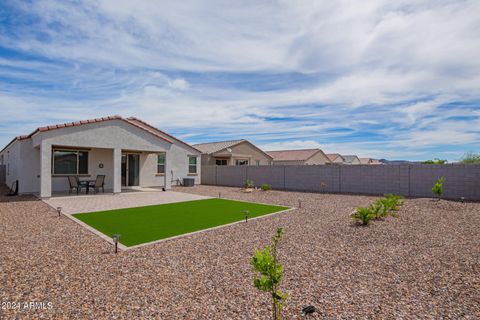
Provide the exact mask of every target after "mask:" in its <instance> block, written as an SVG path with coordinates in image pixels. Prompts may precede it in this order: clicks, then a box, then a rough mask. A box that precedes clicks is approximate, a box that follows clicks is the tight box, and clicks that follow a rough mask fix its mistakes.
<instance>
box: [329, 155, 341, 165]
mask: <svg viewBox="0 0 480 320" xmlns="http://www.w3.org/2000/svg"><path fill="white" fill-rule="evenodd" d="M327 157H328V159H329V160H330V161H331V162H332V163H334V164H343V163H345V159H344V158H343V156H342V155H341V154H339V153H327Z"/></svg>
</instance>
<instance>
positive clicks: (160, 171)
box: [157, 153, 166, 174]
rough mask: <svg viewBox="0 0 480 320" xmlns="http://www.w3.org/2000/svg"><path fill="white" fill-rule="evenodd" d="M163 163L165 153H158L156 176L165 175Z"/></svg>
mask: <svg viewBox="0 0 480 320" xmlns="http://www.w3.org/2000/svg"><path fill="white" fill-rule="evenodd" d="M165 161H166V154H165V153H160V154H158V155H157V174H165Z"/></svg>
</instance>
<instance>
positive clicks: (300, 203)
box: [298, 199, 302, 209]
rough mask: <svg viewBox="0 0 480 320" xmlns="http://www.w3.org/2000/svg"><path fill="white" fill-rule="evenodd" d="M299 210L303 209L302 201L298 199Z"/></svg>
mask: <svg viewBox="0 0 480 320" xmlns="http://www.w3.org/2000/svg"><path fill="white" fill-rule="evenodd" d="M298 208H299V209H301V208H302V200H300V199H298Z"/></svg>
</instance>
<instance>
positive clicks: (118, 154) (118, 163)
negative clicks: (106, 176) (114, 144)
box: [113, 148, 122, 193]
mask: <svg viewBox="0 0 480 320" xmlns="http://www.w3.org/2000/svg"><path fill="white" fill-rule="evenodd" d="M120 192H122V149H120V148H115V149H113V193H120Z"/></svg>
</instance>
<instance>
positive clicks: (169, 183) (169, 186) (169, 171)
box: [165, 149, 177, 190]
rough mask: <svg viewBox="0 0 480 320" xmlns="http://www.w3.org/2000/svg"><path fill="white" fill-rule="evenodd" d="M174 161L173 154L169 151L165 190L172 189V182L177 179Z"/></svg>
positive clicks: (166, 157) (166, 160) (166, 155)
mask: <svg viewBox="0 0 480 320" xmlns="http://www.w3.org/2000/svg"><path fill="white" fill-rule="evenodd" d="M172 161H174V159H173V158H172V154H171V152H170V149H169V150H167V152H166V153H165V190H170V189H172V180H174V179H177V177H176V176H174V175H176V174H177V173H176V172H173V170H172V169H173V166H172Z"/></svg>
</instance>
